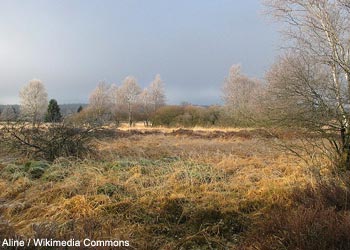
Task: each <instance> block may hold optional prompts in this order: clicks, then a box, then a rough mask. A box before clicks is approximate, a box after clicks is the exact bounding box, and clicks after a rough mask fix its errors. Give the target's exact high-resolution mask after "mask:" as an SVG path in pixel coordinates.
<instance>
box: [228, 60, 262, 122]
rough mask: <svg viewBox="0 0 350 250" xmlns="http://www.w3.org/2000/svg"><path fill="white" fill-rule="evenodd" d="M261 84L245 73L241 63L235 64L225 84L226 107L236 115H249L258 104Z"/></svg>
mask: <svg viewBox="0 0 350 250" xmlns="http://www.w3.org/2000/svg"><path fill="white" fill-rule="evenodd" d="M261 86H262V84H261V82H260V81H259V80H257V79H254V78H249V77H247V76H246V75H243V74H242V72H241V66H240V65H233V66H232V67H231V68H230V72H229V75H228V77H227V78H226V79H225V81H224V85H223V99H224V101H225V105H226V107H227V108H228V110H229V111H230V112H231V113H232V114H233V115H234V116H236V117H242V116H245V117H248V116H249V115H250V114H251V113H252V112H253V111H254V107H255V105H256V104H257V95H258V92H259V91H260V90H261Z"/></svg>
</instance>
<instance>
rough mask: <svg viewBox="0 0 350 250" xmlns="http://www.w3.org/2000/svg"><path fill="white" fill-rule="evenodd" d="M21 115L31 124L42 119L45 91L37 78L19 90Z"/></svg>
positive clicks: (45, 104) (44, 110)
mask: <svg viewBox="0 0 350 250" xmlns="http://www.w3.org/2000/svg"><path fill="white" fill-rule="evenodd" d="M19 97H20V103H21V106H20V110H21V116H22V117H23V118H24V119H26V120H30V121H31V122H32V124H33V125H35V124H38V123H39V122H40V121H42V119H43V117H44V115H45V112H46V108H47V104H48V98H47V92H46V90H45V86H44V84H43V83H42V82H41V81H40V80H37V79H33V80H31V81H30V82H29V83H28V84H27V85H26V86H24V87H23V88H22V89H21V91H20V92H19Z"/></svg>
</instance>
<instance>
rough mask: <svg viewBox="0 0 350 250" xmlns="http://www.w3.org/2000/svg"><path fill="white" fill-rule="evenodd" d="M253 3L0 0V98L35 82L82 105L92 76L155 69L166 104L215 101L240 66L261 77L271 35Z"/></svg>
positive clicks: (148, 74)
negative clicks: (162, 84)
mask: <svg viewBox="0 0 350 250" xmlns="http://www.w3.org/2000/svg"><path fill="white" fill-rule="evenodd" d="M261 12H262V6H261V3H260V1H259V0H215V1H214V0H147V1H144V0H60V1H54V0H51V1H49V0H26V1H21V0H0V104H10V103H18V91H19V89H20V88H21V87H22V86H23V85H25V84H26V83H27V82H28V81H29V80H31V79H33V78H38V79H41V80H42V81H43V82H44V84H45V86H46V88H47V91H48V93H49V97H50V98H55V99H57V100H58V102H59V103H77V102H87V100H88V96H89V93H90V92H91V91H92V90H93V89H94V88H95V86H96V85H97V83H98V82H99V81H100V80H105V81H106V82H108V83H116V84H120V83H121V81H122V80H123V78H124V77H126V76H127V75H134V76H135V77H136V78H137V79H138V82H139V84H140V85H141V86H142V87H145V86H147V85H148V84H149V82H150V81H151V80H152V78H153V77H154V76H155V75H156V74H157V73H159V74H160V75H161V77H162V79H163V80H164V82H165V86H166V94H167V100H168V103H171V104H177V103H180V102H182V101H187V102H191V103H194V104H216V103H220V102H221V98H220V95H221V93H220V91H221V86H222V82H223V79H224V78H225V76H226V75H227V73H228V70H229V68H230V66H231V65H232V64H236V63H241V64H242V67H243V71H244V72H245V73H247V74H248V75H250V76H255V77H259V78H262V77H263V75H264V72H265V71H266V70H267V69H268V68H269V66H270V65H271V63H272V62H273V59H274V57H275V55H276V54H277V52H278V49H277V48H278V40H279V38H278V37H279V36H278V33H277V30H276V27H274V26H273V25H272V24H271V23H269V22H268V21H267V19H266V18H265V17H264V16H262V15H261Z"/></svg>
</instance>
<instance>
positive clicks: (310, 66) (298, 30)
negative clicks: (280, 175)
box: [265, 0, 350, 169]
mask: <svg viewBox="0 0 350 250" xmlns="http://www.w3.org/2000/svg"><path fill="white" fill-rule="evenodd" d="M265 4H266V5H267V6H268V10H269V11H270V14H272V15H273V16H274V17H275V18H277V20H282V21H284V22H285V23H287V26H286V27H287V28H286V29H285V30H284V34H285V35H286V37H287V38H288V50H289V53H292V54H296V55H298V57H299V59H298V60H299V62H302V67H303V68H300V67H299V69H298V71H297V72H295V70H294V73H295V74H294V75H290V74H289V76H293V77H296V76H297V77H298V78H301V77H304V76H306V78H305V77H304V78H303V79H301V81H294V80H293V79H287V78H286V79H281V77H280V81H281V80H283V81H285V85H286V86H291V87H290V88H289V90H290V89H294V91H288V92H287V93H288V95H289V96H294V98H296V99H297V100H298V99H300V98H301V97H303V98H302V99H303V100H304V101H306V100H308V102H309V103H310V104H312V105H311V106H310V107H314V108H315V109H316V110H314V111H313V112H314V113H313V114H317V111H318V110H323V112H324V113H325V116H326V117H328V119H327V120H326V121H327V122H326V124H324V126H321V125H322V123H325V120H324V119H321V123H320V120H319V118H320V117H319V116H318V115H314V117H313V118H314V119H310V118H312V115H311V114H308V115H307V116H308V117H309V118H308V119H305V117H303V118H302V120H308V123H309V126H308V127H311V128H312V129H313V130H314V131H318V132H320V133H322V134H323V135H327V137H329V135H330V134H332V133H334V134H335V136H333V137H332V138H331V139H329V141H330V143H331V145H333V149H334V150H333V152H336V155H337V156H338V157H337V158H338V160H340V162H342V165H344V164H345V166H346V168H347V169H350V119H349V118H350V116H349V106H350V12H349V11H350V9H349V8H348V6H349V5H348V4H349V1H344V0H318V1H315V0H267V1H265ZM288 60H289V66H288V67H289V68H290V66H291V64H290V63H293V62H292V61H291V59H288ZM293 60H294V61H295V58H294V59H293ZM285 62H286V61H285ZM287 65H288V63H287ZM293 65H294V66H295V63H293ZM315 65H317V67H318V69H321V70H322V72H319V70H318V71H317V69H315V67H314V66H315ZM299 66H300V65H299ZM322 74H326V75H325V76H321V75H322ZM272 75H273V74H272ZM289 78H290V77H289ZM319 78H321V79H319ZM275 79H276V78H275ZM303 90H305V91H304V93H301V91H303ZM297 100H296V102H294V104H300V102H302V101H300V100H299V101H297ZM310 125H312V126H310Z"/></svg>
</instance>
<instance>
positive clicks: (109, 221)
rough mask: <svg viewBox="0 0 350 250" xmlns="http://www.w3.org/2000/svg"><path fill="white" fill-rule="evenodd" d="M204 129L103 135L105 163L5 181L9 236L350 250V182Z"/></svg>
mask: <svg viewBox="0 0 350 250" xmlns="http://www.w3.org/2000/svg"><path fill="white" fill-rule="evenodd" d="M153 130H154V129H153ZM198 131H200V133H199V134H191V133H190V134H188V133H187V132H185V133H172V131H161V132H157V131H156V132H154V133H153V132H152V133H144V132H142V133H135V132H130V133H129V134H127V135H125V134H124V136H121V137H120V138H113V137H112V136H111V137H110V138H106V137H104V138H103V139H100V142H99V145H100V146H99V152H100V157H101V159H100V160H99V161H92V160H85V161H69V160H67V159H58V160H56V161H55V162H54V163H53V164H52V165H51V166H50V168H49V169H47V170H46V171H45V173H44V174H43V175H42V176H41V178H39V179H31V178H30V177H28V175H26V174H23V175H21V174H19V175H16V178H13V180H12V181H10V180H9V179H8V178H4V177H2V178H1V177H0V188H1V190H2V192H1V193H0V213H1V214H2V216H3V220H4V221H7V222H8V224H6V225H7V226H6V234H7V235H9V234H12V235H13V234H17V235H21V236H23V237H55V238H71V237H72V236H74V238H75V239H79V238H83V237H90V238H93V239H101V238H103V239H106V238H119V239H127V240H130V242H131V244H132V246H133V247H134V248H135V249H348V248H346V247H348V246H349V239H350V235H349V234H350V233H349V232H350V230H348V229H350V216H349V213H348V209H349V207H350V206H349V205H350V203H349V205H348V204H347V199H346V197H347V196H346V194H347V190H348V188H347V187H348V184H347V183H344V182H342V181H341V180H342V179H341V178H340V177H338V176H337V175H335V174H334V171H332V170H331V169H329V167H328V166H327V165H326V164H324V165H321V166H306V165H305V163H304V162H302V161H301V160H300V159H299V158H296V157H294V156H292V155H287V154H286V153H285V152H282V151H279V150H277V149H276V148H274V147H273V143H272V141H271V140H272V139H267V138H263V139H262V138H261V137H260V136H259V135H258V134H257V133H256V132H254V130H250V131H245V133H243V134H242V133H239V134H231V135H230V136H229V137H226V136H210V135H211V134H213V133H215V131H210V130H204V129H199V130H198ZM224 132H225V131H224ZM226 132H227V133H229V132H239V130H237V131H226ZM246 134H248V135H249V136H246ZM243 135H244V136H243ZM23 161H24V160H18V161H17V162H15V164H17V165H20V164H23V163H24V162H23ZM6 167H7V163H6V164H3V165H0V174H1V176H8V175H5V174H4V173H5V172H6ZM6 174H8V173H6ZM17 174H18V173H17ZM327 194H328V195H327ZM300 218H305V219H303V220H301V219H300ZM328 218H329V219H330V220H328ZM315 221H316V222H317V223H315ZM0 223H1V222H0ZM337 225H339V226H337ZM0 226H1V224H0ZM4 232H5V230H4ZM0 233H1V230H0ZM4 235H5V234H4Z"/></svg>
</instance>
